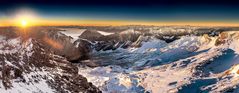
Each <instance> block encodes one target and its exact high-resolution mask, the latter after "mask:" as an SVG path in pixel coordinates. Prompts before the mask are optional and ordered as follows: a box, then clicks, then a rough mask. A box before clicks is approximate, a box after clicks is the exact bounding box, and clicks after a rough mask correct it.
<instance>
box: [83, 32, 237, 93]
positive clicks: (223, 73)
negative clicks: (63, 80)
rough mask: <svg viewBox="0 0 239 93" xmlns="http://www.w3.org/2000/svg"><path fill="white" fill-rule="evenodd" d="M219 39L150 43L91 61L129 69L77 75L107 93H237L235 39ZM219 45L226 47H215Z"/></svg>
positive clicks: (229, 35) (234, 36) (101, 69)
mask: <svg viewBox="0 0 239 93" xmlns="http://www.w3.org/2000/svg"><path fill="white" fill-rule="evenodd" d="M223 34H225V33H223ZM223 34H222V35H223ZM222 35H220V36H219V37H209V36H207V35H204V36H183V37H181V38H180V39H179V40H176V41H174V42H172V43H169V44H167V43H165V42H163V41H160V40H156V39H152V40H149V41H148V42H144V43H143V45H142V47H140V48H129V49H118V50H116V51H106V52H103V51H101V52H98V53H95V55H97V56H98V57H102V58H104V59H106V60H107V59H110V60H109V61H112V62H118V61H123V62H125V64H127V63H128V64H131V65H129V66H116V65H110V66H106V67H96V68H83V67H82V68H81V69H80V70H79V74H82V75H83V76H85V77H87V79H88V80H89V81H90V82H92V83H93V84H94V85H96V86H97V87H99V88H100V89H101V90H102V91H103V92H106V93H108V92H124V93H125V92H131V93H139V92H145V91H148V92H152V93H168V92H170V93H171V92H172V93H174V92H179V93H195V92H212V93H218V92H225V91H229V90H231V89H235V90H234V91H236V92H238V88H237V85H239V83H238V80H239V79H238V77H239V74H238V69H239V66H238V63H239V60H238V58H239V57H238V52H239V51H238V50H239V48H238V46H237V44H238V43H239V39H238V36H239V33H238V32H226V37H224V36H222ZM218 40H221V41H226V42H223V43H222V44H219V45H216V43H218V42H219V41H218Z"/></svg>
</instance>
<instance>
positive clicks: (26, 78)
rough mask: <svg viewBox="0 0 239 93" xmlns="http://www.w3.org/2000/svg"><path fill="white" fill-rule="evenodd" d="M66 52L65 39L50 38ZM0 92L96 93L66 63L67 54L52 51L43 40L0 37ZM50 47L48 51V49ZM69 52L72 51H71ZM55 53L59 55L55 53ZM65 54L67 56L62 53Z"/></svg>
mask: <svg viewBox="0 0 239 93" xmlns="http://www.w3.org/2000/svg"><path fill="white" fill-rule="evenodd" d="M48 35H49V36H50V38H51V39H53V40H56V42H61V44H64V47H67V48H69V47H70V46H69V45H68V43H67V42H68V39H64V38H60V37H54V36H51V34H48ZM0 37H1V38H0V81H1V83H0V91H1V92H48V93H49V92H59V93H67V92H71V93H79V92H84V93H100V90H99V89H98V88H96V87H95V86H94V85H92V83H89V82H87V79H86V78H85V77H83V76H81V75H79V74H78V67H77V65H73V64H72V63H71V62H69V61H68V60H69V59H67V57H66V58H65V57H62V56H59V55H57V54H61V53H62V54H63V55H67V56H68V57H71V56H69V55H68V54H67V53H69V54H71V52H73V51H71V50H70V48H69V49H68V51H66V50H67V49H66V50H64V51H61V50H57V51H56V50H54V49H53V48H54V47H55V46H52V45H51V44H50V43H49V42H48V43H49V44H50V45H47V44H48V43H47V42H44V39H40V36H39V37H38V38H31V37H32V36H31V37H29V38H28V39H26V40H24V41H23V40H22V37H17V38H15V37H11V38H7V37H8V36H6V35H3V34H2V35H0ZM50 46H51V47H50ZM71 48H72V47H71ZM58 51H59V52H58ZM65 52H67V53H65Z"/></svg>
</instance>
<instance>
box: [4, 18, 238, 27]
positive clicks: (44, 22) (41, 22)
mask: <svg viewBox="0 0 239 93" xmlns="http://www.w3.org/2000/svg"><path fill="white" fill-rule="evenodd" d="M26 21H27V22H28V26H65V25H86V26H87V25H90V26H105V25H112V26H119V25H156V26H167V25H191V26H239V23H233V22H145V21H128V20H79V19H76V20H66V19H63V20H61V19H41V18H38V19H26ZM0 26H21V20H19V19H17V20H16V19H7V18H5V19H4V18H0Z"/></svg>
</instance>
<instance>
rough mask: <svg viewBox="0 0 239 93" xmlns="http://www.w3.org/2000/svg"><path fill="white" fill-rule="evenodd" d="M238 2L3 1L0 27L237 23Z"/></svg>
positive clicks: (0, 8)
mask: <svg viewBox="0 0 239 93" xmlns="http://www.w3.org/2000/svg"><path fill="white" fill-rule="evenodd" d="M238 3H239V1H236V0H235V1H234V0H222V1H220V0H130V1H128V0H120V1H114V0H100V1H93V0H84V1H81V0H51V1H49V0H3V1H1V3H0V26H1V25H2V26H4V25H17V22H16V21H19V20H20V19H21V18H23V19H24V18H25V19H28V21H31V22H29V23H31V24H34V25H81V24H85V25H87V24H91V25H130V24H133V25H135V24H139V25H140V24H142V25H144V24H146V25H164V24H165V25H167V24H171V25H177V24H183V25H190V24H197V25H203V24H204V25H237V24H239V11H238V10H239V6H238V5H237V4H238ZM1 21H2V22H1Z"/></svg>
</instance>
